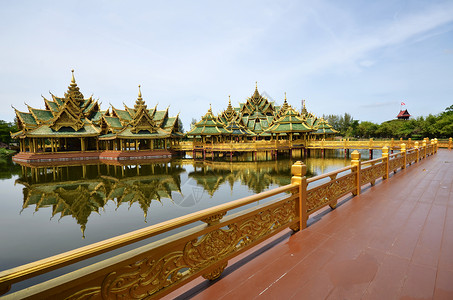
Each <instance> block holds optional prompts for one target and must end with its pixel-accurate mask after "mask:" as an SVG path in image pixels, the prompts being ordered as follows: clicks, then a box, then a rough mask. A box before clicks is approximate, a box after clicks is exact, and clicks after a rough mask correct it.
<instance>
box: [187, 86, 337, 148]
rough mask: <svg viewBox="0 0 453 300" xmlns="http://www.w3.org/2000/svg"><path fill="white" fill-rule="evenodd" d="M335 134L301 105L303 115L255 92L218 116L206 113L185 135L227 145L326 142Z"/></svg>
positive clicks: (229, 106)
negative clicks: (262, 142) (236, 142)
mask: <svg viewBox="0 0 453 300" xmlns="http://www.w3.org/2000/svg"><path fill="white" fill-rule="evenodd" d="M335 133H337V131H335V130H334V129H333V128H332V126H331V125H329V124H328V122H327V121H326V120H324V119H322V118H317V117H316V116H315V115H314V114H313V113H308V111H307V109H306V108H305V102H304V104H303V109H302V112H298V111H297V110H295V109H294V108H292V107H291V106H290V105H289V104H288V102H287V100H286V93H285V100H284V102H283V105H281V106H277V105H276V104H275V103H274V102H272V101H269V100H268V99H266V98H265V97H263V96H262V95H261V94H260V93H259V92H258V86H256V87H255V92H254V93H253V95H252V96H251V97H249V98H247V100H246V102H245V103H239V107H233V106H232V105H231V99H229V102H228V107H227V108H226V110H224V111H223V112H221V113H220V114H219V115H218V116H215V115H214V114H213V113H212V109H211V108H209V110H208V112H207V113H206V114H205V115H204V116H203V117H202V118H201V120H200V121H199V122H197V123H195V124H194V126H193V128H192V129H191V130H190V131H189V132H188V133H187V135H188V136H189V137H193V138H194V139H195V140H201V141H202V142H228V141H245V140H258V139H259V140H273V139H278V140H280V139H284V140H296V139H302V140H309V139H326V138H329V137H333V136H334V134H335Z"/></svg>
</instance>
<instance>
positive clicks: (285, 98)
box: [285, 92, 286, 102]
mask: <svg viewBox="0 0 453 300" xmlns="http://www.w3.org/2000/svg"><path fill="white" fill-rule="evenodd" d="M285 102H286V92H285Z"/></svg>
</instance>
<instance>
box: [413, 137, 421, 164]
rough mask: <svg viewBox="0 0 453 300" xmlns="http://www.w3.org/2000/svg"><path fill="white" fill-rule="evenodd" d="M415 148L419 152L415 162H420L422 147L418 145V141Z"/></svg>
mask: <svg viewBox="0 0 453 300" xmlns="http://www.w3.org/2000/svg"><path fill="white" fill-rule="evenodd" d="M414 148H415V151H416V152H417V159H416V160H415V162H418V161H419V160H420V149H419V146H418V141H417V142H415V143H414Z"/></svg>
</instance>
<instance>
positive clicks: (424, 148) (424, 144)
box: [423, 140, 426, 159]
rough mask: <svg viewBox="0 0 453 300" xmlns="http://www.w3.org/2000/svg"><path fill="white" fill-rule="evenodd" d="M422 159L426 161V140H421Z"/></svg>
mask: <svg viewBox="0 0 453 300" xmlns="http://www.w3.org/2000/svg"><path fill="white" fill-rule="evenodd" d="M423 158H424V159H426V140H423Z"/></svg>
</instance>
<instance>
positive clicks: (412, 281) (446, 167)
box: [165, 150, 453, 299]
mask: <svg viewBox="0 0 453 300" xmlns="http://www.w3.org/2000/svg"><path fill="white" fill-rule="evenodd" d="M309 222H311V225H310V226H309V227H308V228H307V229H305V230H303V231H300V232H298V233H296V234H292V235H291V234H290V232H289V231H286V232H283V233H281V234H279V235H277V236H276V237H274V238H273V239H272V240H270V241H269V242H267V243H266V244H262V245H260V246H259V247H255V248H253V249H251V250H249V251H248V252H246V253H243V254H242V255H241V256H239V257H237V258H236V259H235V260H233V261H230V264H229V266H228V268H227V269H226V270H225V271H224V273H223V274H222V276H221V277H220V278H219V279H217V280H216V281H213V282H209V281H207V280H204V279H203V278H199V279H196V280H194V281H192V282H191V283H190V284H188V285H186V286H183V287H182V288H180V289H178V290H176V291H174V292H173V293H171V294H169V295H168V296H167V297H165V299H174V298H176V299H255V298H260V299H453V151H448V150H439V152H438V154H436V155H433V156H431V157H429V158H427V159H426V160H422V161H421V162H419V163H418V164H417V165H415V166H411V167H408V168H406V169H405V170H399V171H398V172H397V173H396V174H392V175H391V177H390V178H389V179H388V180H385V181H378V182H377V184H376V185H375V186H373V187H368V188H367V187H365V188H364V189H362V193H361V194H360V196H357V197H348V198H346V199H345V200H344V201H343V202H342V203H341V204H339V206H338V207H337V209H335V210H333V211H330V209H328V212H327V211H325V212H321V213H320V214H319V215H317V216H315V217H314V218H312V219H311V220H309Z"/></svg>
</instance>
